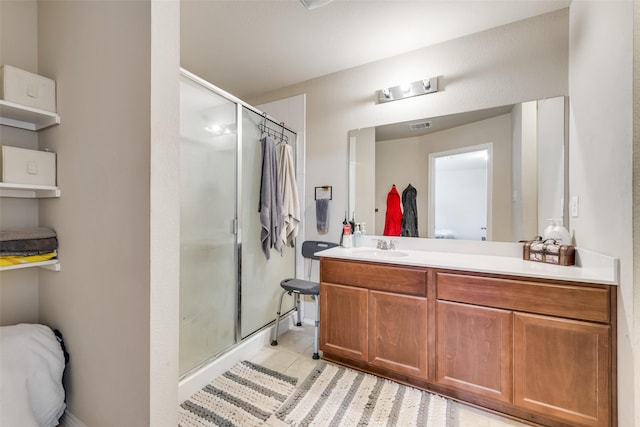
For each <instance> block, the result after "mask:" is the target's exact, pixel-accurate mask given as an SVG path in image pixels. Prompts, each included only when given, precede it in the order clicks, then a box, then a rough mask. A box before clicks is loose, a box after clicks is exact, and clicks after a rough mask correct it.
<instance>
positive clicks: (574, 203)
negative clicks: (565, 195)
mask: <svg viewBox="0 0 640 427" xmlns="http://www.w3.org/2000/svg"><path fill="white" fill-rule="evenodd" d="M578 205H579V202H578V196H573V197H572V198H571V205H570V206H569V209H570V211H571V218H577V217H578Z"/></svg>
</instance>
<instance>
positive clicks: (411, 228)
mask: <svg viewBox="0 0 640 427" xmlns="http://www.w3.org/2000/svg"><path fill="white" fill-rule="evenodd" d="M417 195H418V190H416V189H415V188H414V187H413V186H412V185H411V184H409V185H407V188H405V189H404V191H403V192H402V235H403V236H407V237H418V207H417V206H416V196H417Z"/></svg>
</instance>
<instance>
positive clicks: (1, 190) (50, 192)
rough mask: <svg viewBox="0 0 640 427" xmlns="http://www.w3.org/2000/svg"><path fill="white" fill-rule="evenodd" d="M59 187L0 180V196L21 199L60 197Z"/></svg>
mask: <svg viewBox="0 0 640 427" xmlns="http://www.w3.org/2000/svg"><path fill="white" fill-rule="evenodd" d="M60 194H61V192H60V189H59V188H58V187H56V186H55V185H31V184H12V183H8V182H0V197H16V198H22V199H43V198H48V197H60Z"/></svg>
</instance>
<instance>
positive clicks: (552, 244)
mask: <svg viewBox="0 0 640 427" xmlns="http://www.w3.org/2000/svg"><path fill="white" fill-rule="evenodd" d="M522 258H523V259H525V260H527V261H537V262H546V263H548V264H557V265H574V264H575V263H576V248H575V247H574V246H569V245H560V244H558V243H557V242H556V241H555V240H552V239H550V240H545V241H542V240H533V241H530V242H525V243H524V247H523V254H522Z"/></svg>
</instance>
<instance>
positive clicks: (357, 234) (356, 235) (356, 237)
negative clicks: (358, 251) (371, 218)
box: [353, 223, 362, 248]
mask: <svg viewBox="0 0 640 427" xmlns="http://www.w3.org/2000/svg"><path fill="white" fill-rule="evenodd" d="M361 242H362V231H361V228H360V224H358V223H356V231H354V232H353V247H354V248H359V247H360V244H361Z"/></svg>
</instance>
